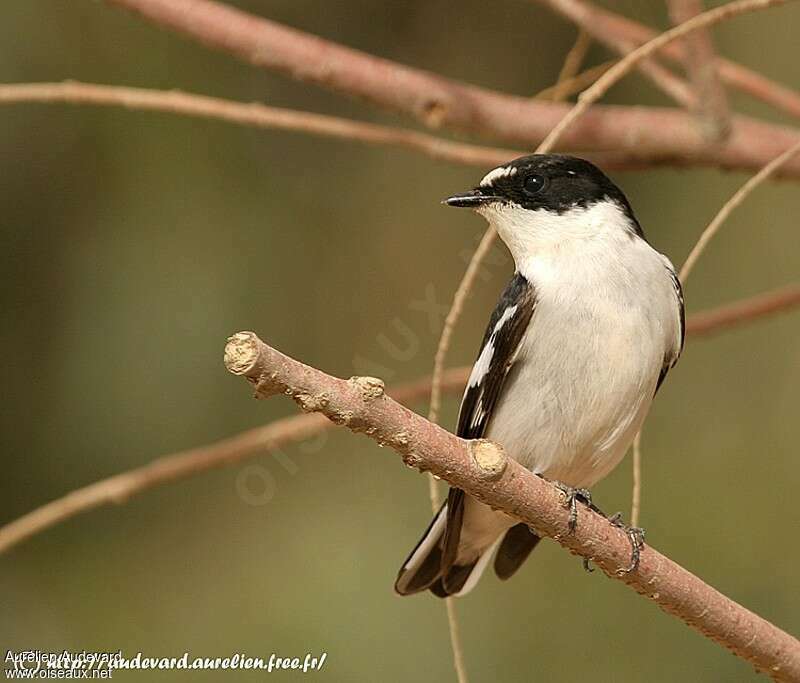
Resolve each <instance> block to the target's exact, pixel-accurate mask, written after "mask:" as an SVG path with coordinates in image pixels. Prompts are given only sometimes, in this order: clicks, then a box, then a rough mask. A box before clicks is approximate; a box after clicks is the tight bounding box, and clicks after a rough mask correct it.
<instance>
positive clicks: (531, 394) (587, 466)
mask: <svg viewBox="0 0 800 683" xmlns="http://www.w3.org/2000/svg"><path fill="white" fill-rule="evenodd" d="M596 207H599V208H597V209H596V210H594V211H593V209H580V210H578V211H583V212H584V214H577V216H576V215H573V216H571V217H569V218H567V217H566V214H565V215H562V216H557V215H555V216H554V215H552V214H548V215H547V216H545V217H546V218H547V220H548V221H549V223H548V224H546V225H543V226H542V225H541V224H540V225H538V226H534V229H533V230H530V232H522V233H520V231H519V229H517V231H516V232H514V233H513V234H512V235H509V234H508V231H510V230H512V229H513V228H514V226H513V225H510V222H513V221H509V218H512V217H510V216H508V215H506V216H504V217H503V219H504V221H505V223H497V222H496V220H492V217H491V216H488V217H490V220H492V222H493V223H495V226H496V227H497V228H498V231H499V232H500V234H501V237H503V239H504V240H505V241H506V243H507V244H508V246H509V247H510V248H511V251H512V254H513V255H514V258H515V261H516V263H517V268H518V270H519V271H520V273H521V274H522V275H524V276H525V277H526V278H527V279H528V280H529V282H530V283H531V284H532V285H533V287H534V289H535V292H536V306H535V309H534V314H533V318H532V320H531V323H530V326H529V328H528V330H527V332H526V333H525V335H524V337H523V339H522V342H521V344H520V347H519V351H518V354H517V357H516V361H515V364H514V367H513V368H512V370H511V373H510V375H509V377H508V379H507V381H506V385H505V387H504V391H503V394H502V396H501V397H500V400H499V402H498V404H497V406H496V408H495V411H494V414H493V416H492V419H491V422H490V424H489V428H488V431H487V437H488V438H490V439H493V440H496V441H498V442H500V443H501V444H503V445H504V446H505V447H506V449H507V450H508V451H509V453H511V454H512V455H513V457H515V458H516V459H518V460H519V461H520V462H521V463H522V464H524V465H525V466H527V467H529V468H530V469H532V470H533V471H535V472H537V473H541V474H543V475H545V476H547V477H548V478H552V479H557V480H559V481H562V482H564V483H566V484H570V485H573V486H587V487H588V486H592V485H593V484H594V483H595V482H597V481H599V480H600V479H602V478H603V477H604V476H606V475H607V474H608V473H609V472H610V471H611V470H612V469H613V468H614V467H615V466H616V465H617V464H618V462H619V461H620V460H621V458H622V457H623V456H624V454H625V451H626V450H627V449H628V446H629V445H630V443H631V441H632V440H633V437H634V436H635V434H636V432H637V431H638V429H639V427H640V426H641V423H642V421H643V420H644V417H645V415H646V413H647V410H648V409H649V407H650V403H651V401H652V398H653V394H654V392H655V388H656V382H657V380H658V377H659V373H660V371H661V368H662V367H663V364H664V358H665V355H667V354H668V353H669V351H670V349H672V348H673V347H674V346H675V344H676V343H679V342H678V340H679V338H680V331H679V324H680V323H679V318H678V307H677V299H676V295H675V292H674V289H673V285H672V282H671V280H670V276H669V272H668V270H667V265H668V262H667V261H666V260H665V258H664V257H663V256H662V255H661V254H659V253H658V252H656V251H655V250H654V249H652V248H651V247H650V246H649V245H648V244H647V243H646V242H645V241H644V240H642V239H640V238H638V237H635V236H633V235H632V234H631V233H630V232H629V231H627V230H625V229H621V225H620V221H622V220H627V219H624V217H622V216H621V215H620V214H619V211H618V210H617V209H616V208H615V207H614V206H613V205H612V206H610V207H609V205H606V204H600V205H596ZM525 213H526V214H528V215H527V216H526V215H522V216H518V217H513V218H514V220H517V221H523V220H527V221H528V223H529V222H530V218H529V214H530V213H531V212H530V211H527V212H525ZM576 217H577V218H578V219H580V220H578V221H577V222H576V220H575V219H576ZM614 221H616V224H614V223H613V222H614ZM557 223H560V224H557ZM516 227H517V228H520V226H516ZM529 228H530V226H529V225H527V224H526V225H525V226H522V229H523V231H527V230H529ZM536 228H538V229H536ZM504 232H506V234H505V235H504Z"/></svg>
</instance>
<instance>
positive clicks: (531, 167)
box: [444, 154, 641, 235]
mask: <svg viewBox="0 0 800 683" xmlns="http://www.w3.org/2000/svg"><path fill="white" fill-rule="evenodd" d="M609 200H610V201H614V202H616V203H618V204H619V205H620V208H621V209H622V210H623V211H624V212H625V213H626V214H627V215H628V217H629V218H630V219H631V222H632V224H633V226H634V227H635V230H636V232H637V233H638V234H640V235H641V228H640V227H639V223H638V222H637V220H636V218H635V217H634V215H633V211H632V209H631V206H630V204H629V203H628V200H627V198H626V197H625V195H624V194H623V193H622V190H620V189H619V188H618V187H617V186H616V185H615V184H614V183H613V182H612V181H611V180H610V179H609V178H608V176H606V175H605V174H604V173H603V172H602V171H601V170H600V169H599V168H597V166H595V165H594V164H592V163H590V162H588V161H586V160H585V159H579V158H577V157H571V156H567V155H564V154H530V155H528V156H524V157H520V158H519V159H514V160H513V161H510V162H508V163H507V164H504V165H503V166H498V167H497V168H495V169H494V170H492V171H490V172H489V173H487V174H486V175H485V176H484V178H483V180H481V182H480V184H479V185H478V187H476V188H475V189H473V190H470V191H469V192H465V193H463V194H457V195H454V196H452V197H450V198H448V199H446V200H445V201H444V203H445V204H447V205H448V206H463V207H469V208H475V209H477V208H479V207H481V206H485V205H487V204H491V203H493V202H499V203H503V204H515V205H517V206H520V207H522V208H524V209H530V210H534V211H535V210H539V209H545V210H547V211H552V212H555V213H557V214H562V213H566V212H567V211H570V210H572V209H575V208H579V207H580V208H587V207H589V206H591V205H593V204H596V203H597V202H601V201H609Z"/></svg>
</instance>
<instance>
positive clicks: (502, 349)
mask: <svg viewBox="0 0 800 683" xmlns="http://www.w3.org/2000/svg"><path fill="white" fill-rule="evenodd" d="M535 305H536V297H535V294H534V291H533V288H532V287H531V285H530V283H529V282H528V281H527V280H526V279H525V278H524V277H523V276H522V275H520V274H519V273H515V274H514V277H513V278H512V279H511V282H509V284H508V286H507V287H506V289H505V291H504V292H503V294H502V296H501V297H500V301H499V302H498V304H497V307H496V308H495V310H494V313H492V317H491V319H490V320H489V326H488V328H487V330H486V334H485V335H484V338H483V343H482V344H481V349H480V352H479V354H478V358H477V360H476V361H475V365H474V366H473V369H472V373H471V375H470V378H469V382H468V384H467V388H466V391H465V392H464V398H463V399H462V402H461V410H460V411H459V417H458V429H457V431H456V433H457V434H458V436H461V437H463V438H465V439H478V438H481V437H482V436H483V435H484V433H485V432H486V428H487V426H488V423H489V419H490V417H491V415H492V411H493V409H494V407H495V405H496V403H497V400H498V398H499V397H500V393H501V390H502V387H503V384H504V382H505V379H506V377H507V376H508V374H509V372H510V371H511V369H512V367H513V365H514V359H515V356H516V351H517V348H518V347H519V343H520V341H521V339H522V336H523V334H524V333H525V330H526V329H527V328H528V324H529V323H530V321H531V317H532V315H533V312H534V309H535ZM468 510H469V511H470V512H472V514H470V515H469V516H470V519H471V521H472V522H473V526H477V527H478V528H479V531H478V533H472V534H470V536H469V537H465V538H462V529H463V526H464V517H465V513H467V511H468ZM481 518H483V519H481ZM484 519H485V522H484V521H483V520H484ZM506 519H507V518H505V516H504V515H503V516H501V515H498V514H497V513H494V512H492V511H491V510H489V508H486V506H484V505H482V504H481V503H478V502H477V501H475V500H473V499H471V498H469V497H467V496H465V495H464V492H463V491H462V490H460V489H456V488H451V489H450V492H449V494H448V496H447V501H446V502H445V503H444V504H443V505H442V507H441V509H440V510H439V512H438V513H437V514H436V516H435V517H434V518H433V520H432V521H431V523H430V525H429V526H428V529H427V531H426V532H425V534H424V535H423V537H422V539H421V540H420V541H419V543H418V544H417V546H416V548H414V550H413V551H412V552H411V554H410V555H409V556H408V559H407V560H406V561H405V562H404V563H403V566H402V568H401V569H400V573H399V575H398V577H397V581H396V582H395V590H396V591H397V593H399V594H400V595H410V594H412V593H417V592H419V591H423V590H430V591H431V592H432V593H434V594H435V595H438V596H439V597H447V596H449V595H464V594H466V593H468V592H469V591H470V590H472V588H473V587H474V586H475V584H476V583H477V582H478V579H479V578H480V577H481V574H482V573H483V571H484V570H485V569H486V567H487V565H488V564H489V562H490V561H491V559H492V556H493V555H494V553H495V551H496V550H498V548H499V552H498V555H497V561H496V562H495V571H496V572H497V575H498V576H499V577H500V578H502V579H506V578H508V577H510V576H511V575H512V574H513V573H514V572H515V571H516V570H517V569H518V568H519V566H520V565H521V564H522V563H523V562H524V561H525V558H527V556H528V555H529V554H530V552H531V550H533V548H534V546H535V545H536V543H537V542H538V541H539V537H538V536H536V535H534V534H533V533H532V532H530V531H529V530H528V528H527V526H525V525H524V524H518V525H516V526H514V527H512V528H511V529H510V530H508V524H507V523H506ZM504 532H505V533H504Z"/></svg>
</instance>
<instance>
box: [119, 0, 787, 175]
mask: <svg viewBox="0 0 800 683" xmlns="http://www.w3.org/2000/svg"><path fill="white" fill-rule="evenodd" d="M106 1H107V2H108V3H109V4H113V5H117V6H120V7H125V8H128V9H130V10H133V11H135V12H137V13H138V14H139V15H140V16H142V17H144V18H146V19H148V20H149V21H151V22H153V23H155V24H157V25H158V26H160V27H163V28H169V29H172V30H175V31H178V32H180V33H181V34H182V35H185V36H189V37H191V38H193V39H195V40H197V41H198V42H200V43H202V44H203V45H205V46H207V47H210V48H214V49H218V50H223V51H225V52H228V53H229V54H232V55H234V56H235V57H237V58H239V59H242V60H244V61H246V62H248V63H250V64H253V65H255V66H258V67H261V68H264V69H268V70H271V71H277V72H280V73H283V74H285V75H287V76H289V77H290V78H293V79H296V80H301V81H304V82H308V83H313V84H316V85H319V86H321V87H325V88H328V89H331V90H334V91H336V92H339V93H343V94H346V95H349V96H352V97H356V98H359V99H363V100H366V101H368V102H371V103H373V104H375V105H378V106H380V107H382V108H385V109H387V108H388V109H390V110H393V111H397V112H402V113H404V114H408V115H411V116H414V117H416V118H417V119H418V120H420V121H422V122H423V123H425V124H426V125H428V126H433V127H448V128H452V129H458V130H463V131H468V132H472V133H478V134H481V135H488V136H492V137H494V138H495V139H498V140H503V141H506V142H511V141H513V142H514V143H515V144H522V145H525V146H526V147H528V148H532V147H534V146H535V145H537V144H538V143H539V142H541V141H542V139H543V138H544V137H545V135H547V133H548V132H549V131H550V130H551V129H552V127H553V126H554V125H555V124H556V123H557V121H559V120H560V119H561V118H562V117H563V116H564V114H565V112H566V111H567V110H568V107H567V106H566V105H565V104H562V103H554V102H544V101H542V100H537V99H534V98H530V97H520V96H514V95H507V94H504V93H500V92H497V91H495V90H490V89H487V88H480V87H477V86H474V85H468V84H466V83H462V82H459V81H455V80H451V79H447V78H444V77H443V76H440V75H437V74H434V73H431V72H427V71H423V70H420V69H414V68H411V67H408V66H405V65H402V64H398V63H396V62H392V61H390V60H387V59H381V58H379V57H375V56H373V55H369V54H367V53H364V52H361V51H359V50H354V49H352V48H348V47H345V46H343V45H338V44H336V43H334V42H331V41H328V40H324V39H322V38H319V37H318V36H314V35H310V34H308V33H304V32H302V31H298V30H296V29H292V28H289V27H286V26H282V25H281V24H278V23H276V22H274V21H270V20H268V19H265V18H262V17H257V16H254V15H251V14H248V13H246V12H243V11H241V10H238V9H236V8H234V7H232V6H230V5H225V4H222V3H219V2H213V1H212V0H106ZM794 135H795V133H794V132H793V131H792V130H790V129H788V128H786V127H782V126H777V125H774V124H769V123H763V122H760V121H757V120H755V119H752V118H750V117H746V116H736V117H734V118H733V119H732V134H731V137H730V139H729V140H727V141H726V142H725V144H723V145H718V146H710V145H707V144H706V143H705V141H704V139H703V137H702V136H701V135H700V134H699V132H698V131H697V126H696V125H695V122H694V118H693V117H692V116H691V115H690V114H688V113H686V112H683V111H681V110H677V109H674V108H664V107H661V108H659V107H620V106H605V105H598V106H597V107H593V108H592V111H591V112H589V113H588V114H587V115H586V116H585V117H584V118H583V120H582V121H581V124H580V125H578V126H575V127H574V128H573V129H572V130H570V131H568V133H567V134H566V135H565V137H564V138H563V139H562V140H561V142H560V145H561V147H562V148H565V149H571V150H573V151H579V152H580V153H581V154H583V155H586V156H590V157H591V158H593V159H596V160H597V161H600V162H601V163H602V164H603V165H604V167H606V168H609V169H610V168H634V167H636V168H641V167H642V166H643V165H646V164H662V165H663V164H669V165H671V166H686V165H691V166H713V167H715V168H739V169H752V170H756V169H759V168H761V167H762V166H763V165H764V164H765V163H767V161H768V160H769V159H770V158H772V157H773V156H774V155H775V154H777V153H778V152H780V151H781V150H783V149H785V148H786V147H787V146H788V145H789V144H791V141H793V140H794ZM612 151H613V154H611V155H609V154H608V153H609V152H612ZM595 154H603V155H608V158H607V159H605V160H600V159H598V158H597V157H595V156H593V155H595ZM783 173H784V174H785V175H787V176H792V177H795V176H797V177H800V163H792V164H790V165H788V166H786V167H785V168H784V171H783Z"/></svg>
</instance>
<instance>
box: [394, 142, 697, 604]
mask: <svg viewBox="0 0 800 683" xmlns="http://www.w3.org/2000/svg"><path fill="white" fill-rule="evenodd" d="M445 204H448V205H449V206H460V207H467V208H471V209H474V210H475V211H477V212H478V213H479V214H481V215H482V216H484V218H486V219H487V220H488V221H489V223H490V224H491V225H492V226H493V227H494V228H495V229H496V230H497V233H498V234H499V236H500V238H501V239H502V240H503V242H505V244H506V246H507V247H508V249H509V251H510V252H511V255H512V256H513V258H514V264H515V266H516V270H515V272H514V276H513V277H512V279H511V282H509V283H508V286H507V287H506V289H505V291H504V292H503V294H502V295H501V297H500V301H499V302H498V304H497V307H496V308H495V310H494V313H493V314H492V317H491V319H490V320H489V326H488V328H487V329H486V334H485V335H484V338H483V343H482V345H481V348H480V351H479V353H478V358H477V360H476V361H475V365H474V366H473V368H472V374H471V375H470V378H469V382H468V385H467V388H466V390H465V392H464V397H463V399H462V401H461V410H460V413H459V417H458V429H457V434H458V436H461V437H463V438H465V439H477V438H487V439H491V440H493V441H496V442H498V443H500V444H502V445H503V446H504V447H505V450H506V452H507V453H508V454H509V455H510V456H512V457H514V458H516V459H517V460H518V461H519V462H520V463H521V464H522V465H524V466H525V467H527V468H529V469H530V470H531V471H533V472H534V473H536V474H539V475H541V476H543V477H546V478H547V479H551V480H554V481H558V482H560V483H561V484H562V485H564V486H566V487H570V488H572V487H574V488H575V489H577V488H588V487H591V486H593V485H594V484H595V483H596V482H598V481H600V480H601V479H602V478H603V477H605V476H606V475H608V473H609V472H611V470H612V469H614V467H615V466H616V465H617V464H618V463H619V462H620V460H621V459H622V458H623V456H624V455H625V452H626V451H627V450H628V447H629V446H630V444H631V442H632V441H633V438H634V436H635V435H636V433H637V432H638V430H639V428H640V427H641V425H642V422H643V421H644V418H645V416H646V415H647V412H648V410H649V408H650V405H651V403H652V401H653V397H654V396H655V393H656V392H657V391H658V388H659V387H660V386H661V383H662V382H663V381H664V377H665V376H666V374H667V372H668V371H669V369H670V368H671V367H672V366H673V365H674V364H675V362H676V361H677V360H678V356H680V353H681V350H682V348H683V336H684V314H683V297H682V294H681V286H680V283H679V281H678V277H677V275H676V274H675V269H674V267H673V265H672V263H671V262H670V261H669V259H668V258H667V257H666V256H664V255H663V254H660V253H659V252H657V251H656V250H655V249H653V247H651V246H650V244H648V242H647V241H646V240H645V237H644V234H643V233H642V229H641V227H640V225H639V222H638V221H637V220H636V217H635V216H634V214H633V210H632V209H631V206H630V204H629V203H628V200H627V199H626V198H625V195H624V194H623V193H622V191H621V190H620V189H619V188H618V187H617V186H616V185H615V184H614V183H613V182H612V181H611V180H609V179H608V178H607V177H606V176H605V175H604V174H603V173H602V172H601V171H600V170H599V169H598V168H596V167H595V166H594V165H592V164H591V163H589V162H588V161H584V160H583V159H577V158H575V157H569V156H563V155H557V154H545V155H531V156H525V157H521V158H519V159H516V160H514V161H511V162H510V163H508V164H506V165H504V166H500V167H498V168H495V169H494V170H493V171H490V172H489V173H487V174H486V176H484V178H483V180H481V182H480V184H479V185H478V187H476V188H475V189H474V190H471V191H469V192H466V193H464V194H458V195H455V196H453V197H450V198H449V199H447V200H445ZM538 542H539V537H538V536H536V535H535V534H534V533H533V532H532V531H530V530H529V528H528V527H527V526H526V525H525V524H518V523H516V521H515V520H514V519H512V518H511V517H509V516H507V515H506V514H505V513H503V512H500V511H496V510H492V509H491V508H490V507H488V506H486V505H484V504H483V503H480V502H478V501H477V500H475V499H474V498H471V497H470V496H468V495H466V494H465V493H464V492H463V491H461V490H460V489H456V488H451V489H450V492H449V495H448V497H447V501H446V502H445V504H444V505H443V506H442V508H441V510H440V511H439V513H438V514H437V515H436V516H435V517H434V519H433V521H432V522H431V524H430V526H429V527H428V529H427V531H426V532H425V534H424V536H423V537H422V539H421V540H420V542H419V543H418V544H417V547H416V548H415V549H414V550H413V552H412V553H411V555H410V556H409V557H408V559H407V560H406V562H405V563H404V564H403V566H402V568H401V569H400V573H399V575H398V577H397V582H396V583H395V590H396V591H397V592H398V593H399V594H401V595H409V594H412V593H417V592H419V591H423V590H426V589H428V590H430V591H432V592H433V593H434V594H435V595H438V596H440V597H445V596H449V595H464V594H465V593H467V592H468V591H470V590H471V589H472V588H473V587H474V586H475V584H476V583H477V581H478V579H479V578H480V576H481V574H482V573H483V570H484V569H485V568H486V566H487V565H488V563H489V562H490V560H491V559H492V557H494V558H495V559H494V568H495V572H496V573H497V575H498V576H499V577H500V578H501V579H506V578H508V577H510V576H511V575H512V574H513V573H514V572H515V571H516V570H517V569H518V568H519V567H520V565H521V564H522V563H523V562H524V561H525V559H526V558H527V557H528V555H529V553H530V552H531V550H533V548H534V547H535V546H536V544H537V543H538Z"/></svg>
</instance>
